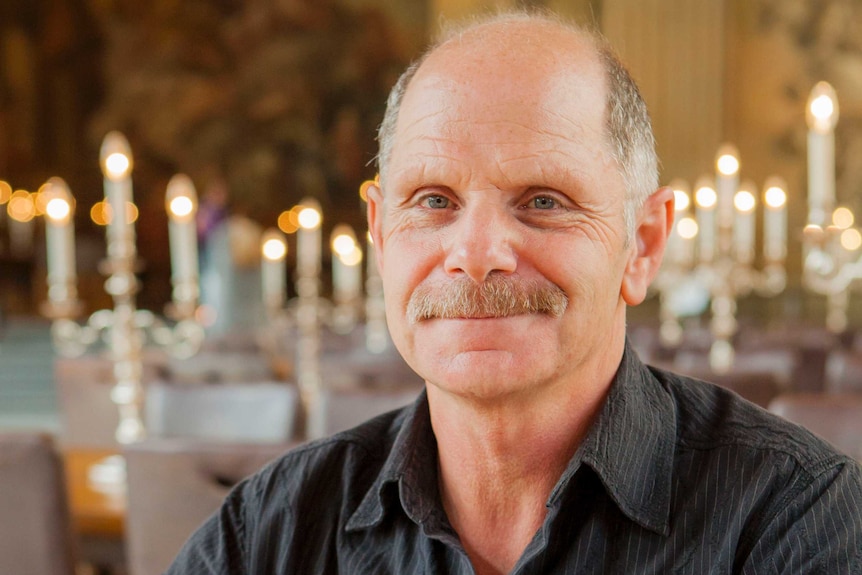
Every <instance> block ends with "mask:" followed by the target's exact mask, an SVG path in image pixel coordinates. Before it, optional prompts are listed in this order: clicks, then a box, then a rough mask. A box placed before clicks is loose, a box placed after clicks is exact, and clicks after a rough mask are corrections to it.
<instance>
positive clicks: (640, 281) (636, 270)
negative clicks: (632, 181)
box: [621, 187, 674, 305]
mask: <svg viewBox="0 0 862 575" xmlns="http://www.w3.org/2000/svg"><path fill="white" fill-rule="evenodd" d="M673 213H674V210H673V190H671V188H668V187H664V188H659V189H658V190H657V191H655V192H654V193H653V194H652V195H650V197H649V198H647V200H646V201H645V202H644V204H643V206H642V207H641V209H640V217H639V218H638V222H637V228H636V229H635V237H634V240H635V242H634V244H635V245H634V247H633V248H632V253H631V256H630V258H629V261H628V263H627V264H626V269H625V274H624V276H623V283H622V290H621V293H622V296H623V300H625V302H626V303H627V304H628V305H638V304H639V303H641V302H642V301H643V300H644V299H645V298H646V293H647V288H648V287H649V285H650V283H652V280H653V279H654V278H655V276H656V274H657V273H658V269H659V267H660V266H661V260H662V256H663V255H664V250H665V246H666V245H667V238H668V235H669V234H670V231H671V229H672V227H673Z"/></svg>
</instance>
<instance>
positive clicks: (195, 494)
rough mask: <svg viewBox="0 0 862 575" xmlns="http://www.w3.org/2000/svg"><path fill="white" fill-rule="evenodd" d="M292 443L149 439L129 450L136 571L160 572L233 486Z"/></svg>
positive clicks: (130, 548) (144, 574) (129, 519)
mask: <svg viewBox="0 0 862 575" xmlns="http://www.w3.org/2000/svg"><path fill="white" fill-rule="evenodd" d="M290 447H291V445H290V444H286V443H220V442H219V443H212V442H199V441H190V440H176V439H175V440H168V439H148V440H145V441H143V442H140V443H137V444H134V445H129V446H127V447H126V448H125V449H124V455H125V458H126V472H127V477H128V489H129V491H128V512H127V516H126V548H127V555H128V562H129V570H130V574H131V575H159V574H161V573H162V572H164V570H165V569H166V568H167V567H168V565H170V563H171V561H172V560H173V558H174V557H175V556H176V554H177V553H178V552H179V550H180V548H181V547H182V545H183V543H184V542H185V541H186V539H188V537H189V536H190V535H191V534H192V533H193V532H194V531H195V530H196V529H197V527H198V526H199V525H200V524H201V523H203V521H204V520H205V519H206V518H207V517H209V516H210V515H211V514H212V513H213V512H215V511H216V510H217V509H218V508H219V506H220V505H221V503H222V501H223V500H224V498H225V496H226V495H227V493H228V492H229V490H230V488H231V487H232V486H233V485H235V484H236V483H237V482H239V481H240V480H241V479H242V478H243V477H245V476H247V475H251V474H253V473H254V472H255V471H257V470H258V469H260V468H261V467H263V466H264V464H265V463H266V462H268V461H270V460H272V459H274V458H276V457H277V456H279V455H280V454H282V453H284V452H285V451H287V450H288V449H289V448H290Z"/></svg>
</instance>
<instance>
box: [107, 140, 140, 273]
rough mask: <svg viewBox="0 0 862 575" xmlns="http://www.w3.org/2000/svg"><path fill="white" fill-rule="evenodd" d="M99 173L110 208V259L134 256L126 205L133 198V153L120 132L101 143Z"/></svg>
mask: <svg viewBox="0 0 862 575" xmlns="http://www.w3.org/2000/svg"><path fill="white" fill-rule="evenodd" d="M99 155H100V158H101V164H102V173H103V174H104V176H105V180H104V188H105V202H106V205H107V206H108V207H109V212H110V219H109V220H108V229H107V236H108V250H109V255H112V256H116V257H121V258H122V257H131V256H133V255H134V243H135V229H134V227H133V226H132V222H131V221H129V218H128V212H127V207H126V206H127V204H131V203H132V201H133V198H132V178H131V173H132V152H131V148H130V147H129V142H128V140H126V138H125V136H123V135H122V134H120V133H119V132H110V133H109V134H108V135H106V136H105V139H104V140H103V141H102V148H101V151H100V154H99Z"/></svg>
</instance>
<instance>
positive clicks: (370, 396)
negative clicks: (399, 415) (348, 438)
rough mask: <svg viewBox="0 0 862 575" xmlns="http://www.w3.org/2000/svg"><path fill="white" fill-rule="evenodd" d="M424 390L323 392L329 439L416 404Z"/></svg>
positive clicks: (323, 408)
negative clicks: (331, 436) (395, 410)
mask: <svg viewBox="0 0 862 575" xmlns="http://www.w3.org/2000/svg"><path fill="white" fill-rule="evenodd" d="M421 391H422V388H421V387H420V386H409V387H404V386H402V387H391V388H378V389H373V388H371V389H369V388H343V389H326V390H324V391H323V392H321V395H320V398H321V410H322V413H323V417H324V422H325V423H324V432H325V434H326V435H330V434H333V433H337V432H339V431H344V430H345V429H350V428H351V427H355V426H357V425H359V424H360V423H362V422H364V421H366V420H368V419H371V418H372V417H375V416H377V415H380V414H382V413H386V412H387V411H391V410H393V409H398V408H400V407H404V406H405V405H407V404H409V403H412V402H413V401H414V400H415V399H416V397H417V396H418V395H419V393H420V392H421Z"/></svg>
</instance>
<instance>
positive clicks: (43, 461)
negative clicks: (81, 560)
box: [0, 432, 74, 575]
mask: <svg viewBox="0 0 862 575" xmlns="http://www.w3.org/2000/svg"><path fill="white" fill-rule="evenodd" d="M73 572H74V549H73V537H72V531H71V521H70V517H69V508H68V504H67V499H66V490H65V483H64V480H63V467H62V464H61V463H60V457H59V455H58V454H57V452H56V451H55V449H54V443H53V440H52V439H51V437H50V436H47V435H42V434H38V433H11V432H7V433H0V573H3V574H6V573H8V574H9V575H46V574H48V575H71V574H72V573H73Z"/></svg>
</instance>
